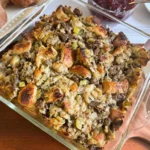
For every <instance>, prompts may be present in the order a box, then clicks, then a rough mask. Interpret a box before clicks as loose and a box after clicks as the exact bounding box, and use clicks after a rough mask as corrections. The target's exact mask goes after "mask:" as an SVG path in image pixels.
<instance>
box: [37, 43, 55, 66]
mask: <svg viewBox="0 0 150 150" xmlns="http://www.w3.org/2000/svg"><path fill="white" fill-rule="evenodd" d="M56 56H57V51H56V50H55V49H54V48H53V47H51V48H48V47H44V46H40V47H39V50H38V53H37V55H36V66H37V67H38V68H39V67H40V65H41V64H42V62H44V61H45V60H46V59H50V60H53V59H54V58H55V57H56Z"/></svg>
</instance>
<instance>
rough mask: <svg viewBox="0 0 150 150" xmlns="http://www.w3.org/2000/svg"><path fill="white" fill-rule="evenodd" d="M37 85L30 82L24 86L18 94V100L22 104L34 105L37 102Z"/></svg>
mask: <svg viewBox="0 0 150 150" xmlns="http://www.w3.org/2000/svg"><path fill="white" fill-rule="evenodd" d="M36 93H37V87H36V86H35V85H34V84H32V83H31V84H28V85H26V86H25V87H24V88H22V89H21V90H20V92H19V95H18V102H19V103H20V104H21V105H22V106H26V107H32V106H34V104H35V102H36Z"/></svg>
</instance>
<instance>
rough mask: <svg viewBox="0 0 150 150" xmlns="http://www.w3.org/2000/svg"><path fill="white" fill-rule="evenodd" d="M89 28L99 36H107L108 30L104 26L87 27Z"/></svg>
mask: <svg viewBox="0 0 150 150" xmlns="http://www.w3.org/2000/svg"><path fill="white" fill-rule="evenodd" d="M87 29H88V30H89V31H91V32H94V33H95V34H96V35H98V36H102V37H103V38H104V37H106V36H107V32H106V30H105V29H104V28H103V27H102V26H93V27H87Z"/></svg>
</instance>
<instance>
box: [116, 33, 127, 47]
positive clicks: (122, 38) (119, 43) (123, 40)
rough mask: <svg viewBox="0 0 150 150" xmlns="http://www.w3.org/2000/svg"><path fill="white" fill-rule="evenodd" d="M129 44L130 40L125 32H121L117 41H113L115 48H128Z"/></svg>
mask: <svg viewBox="0 0 150 150" xmlns="http://www.w3.org/2000/svg"><path fill="white" fill-rule="evenodd" d="M127 44H128V39H127V37H126V35H125V34H124V33H123V32H120V33H119V34H118V35H117V36H116V38H115V40H114V41H113V45H114V46H115V47H120V46H126V45H127Z"/></svg>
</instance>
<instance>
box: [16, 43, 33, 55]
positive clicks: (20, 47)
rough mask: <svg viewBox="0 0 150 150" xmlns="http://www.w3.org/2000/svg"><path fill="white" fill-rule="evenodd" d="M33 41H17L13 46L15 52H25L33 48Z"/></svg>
mask: <svg viewBox="0 0 150 150" xmlns="http://www.w3.org/2000/svg"><path fill="white" fill-rule="evenodd" d="M31 46H32V43H31V42H30V41H22V42H20V43H17V44H15V45H14V47H13V53H14V54H23V53H25V52H29V51H30V50H31Z"/></svg>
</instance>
